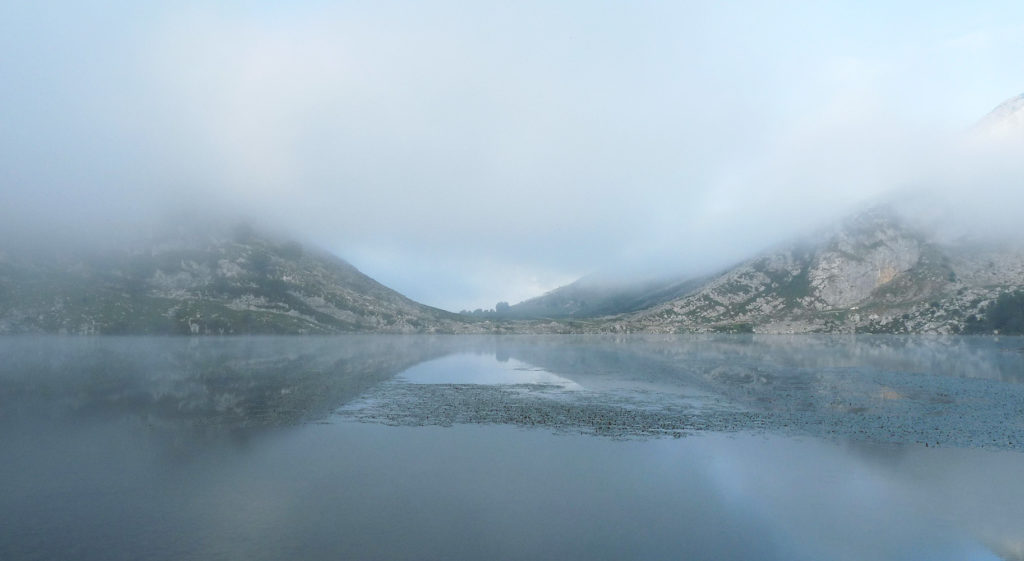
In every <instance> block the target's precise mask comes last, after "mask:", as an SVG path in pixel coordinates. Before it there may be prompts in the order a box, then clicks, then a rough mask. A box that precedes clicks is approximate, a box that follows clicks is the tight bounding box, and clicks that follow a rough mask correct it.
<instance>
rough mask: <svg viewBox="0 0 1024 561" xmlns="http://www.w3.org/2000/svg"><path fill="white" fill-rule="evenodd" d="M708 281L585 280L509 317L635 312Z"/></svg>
mask: <svg viewBox="0 0 1024 561" xmlns="http://www.w3.org/2000/svg"><path fill="white" fill-rule="evenodd" d="M704 280H705V279H701V278H697V279H678V278H669V279H659V280H649V281H642V282H625V281H620V282H609V281H607V280H604V279H602V278H599V277H585V278H582V279H580V280H578V281H576V282H574V283H571V284H568V285H565V286H563V287H560V288H556V289H555V290H552V291H551V292H548V293H547V294H544V295H542V296H538V297H536V298H531V299H529V300H525V301H523V302H520V303H518V304H514V305H512V306H510V307H509V309H508V310H507V311H506V312H504V314H503V316H504V317H506V318H517V319H572V318H587V317H596V316H604V315H612V314H621V313H627V312H635V311H638V310H643V309H645V308H650V307H652V306H656V305H658V304H662V303H664V302H668V301H670V300H674V299H676V298H679V297H681V296H685V295H686V294H689V293H690V292H692V291H694V290H696V289H697V288H700V286H701V284H702V283H703V281H704Z"/></svg>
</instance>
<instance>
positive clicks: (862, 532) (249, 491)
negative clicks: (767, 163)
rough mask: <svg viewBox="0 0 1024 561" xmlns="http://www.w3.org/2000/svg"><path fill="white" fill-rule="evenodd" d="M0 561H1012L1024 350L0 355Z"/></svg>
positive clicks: (714, 347) (770, 343)
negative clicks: (48, 560) (139, 560)
mask: <svg viewBox="0 0 1024 561" xmlns="http://www.w3.org/2000/svg"><path fill="white" fill-rule="evenodd" d="M0 443H2V446H0V481H2V482H3V484H2V485H0V559H5V560H7V559H11V560H14V559H19V560H20V559H65V560H71V559H84V560H93V559H96V560H100V559H102V560H119V559H156V560H160V559H167V560H172V559H173V560H189V559H196V560H198V559H202V560H219V559H225V560H235V559H239V560H263V559H267V560H269V559H288V558H293V559H332V560H336V559H353V560H374V559H381V560H393V559H410V560H412V559H415V560H432V559H436V560H463V559H465V560H469V559H474V560H476V559H488V560H494V559H499V560H500V559H587V560H591V559H645V560H647V559H716V560H721V559H743V560H751V559H771V560H775V559H778V560H789V561H791V560H822V559H850V560H864V559H871V560H889V559H892V560H946V559H948V560H954V559H955V560H964V559H967V560H997V559H1003V560H1020V559H1024V339H1021V338H1014V337H998V338H995V337H896V336H856V337H854V336H774V337H768V336H753V335H735V336H629V337H606V336H499V337H490V336H476V337H456V336H363V335H358V336H342V337H324V338H305V337H246V338H151V337H131V338H116V337H95V338H62V337H8V338H3V339H0Z"/></svg>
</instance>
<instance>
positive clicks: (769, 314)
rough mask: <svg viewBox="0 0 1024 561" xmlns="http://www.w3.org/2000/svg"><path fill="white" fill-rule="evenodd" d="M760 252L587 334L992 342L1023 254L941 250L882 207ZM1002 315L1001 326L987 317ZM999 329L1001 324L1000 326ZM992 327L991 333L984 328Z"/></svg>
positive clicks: (1023, 290)
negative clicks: (841, 335)
mask: <svg viewBox="0 0 1024 561" xmlns="http://www.w3.org/2000/svg"><path fill="white" fill-rule="evenodd" d="M815 239H816V240H818V241H815V242H799V243H793V244H789V245H787V246H785V247H781V248H778V249H776V250H773V251H769V252H766V253H765V254H762V255H759V256H757V257H755V258H753V259H750V260H748V261H746V262H744V263H741V264H739V265H737V266H736V267H733V268H731V269H729V270H728V271H725V272H723V273H721V274H719V275H716V276H714V277H713V278H711V279H710V280H708V281H707V282H705V283H703V285H702V286H700V287H699V288H697V289H696V290H694V291H692V292H691V293H689V294H687V295H685V296H682V297H679V298H676V299H673V300H671V301H668V302H665V303H662V304H659V305H656V306H653V307H650V308H647V309H644V310H640V311H636V312H632V313H627V314H621V315H618V316H613V317H606V318H601V319H600V320H596V321H594V322H593V323H592V324H591V327H592V328H593V329H595V330H599V331H614V332H633V331H642V332H763V333H803V332H860V333H971V332H991V331H995V330H998V329H999V327H1000V326H1003V325H1006V326H1012V322H1014V321H1017V320H1016V319H1015V317H1016V316H1015V315H1014V313H1016V312H1013V311H1012V310H1015V309H1016V307H1017V306H1018V305H1019V304H1018V300H1019V302H1021V303H1024V251H1021V250H1020V249H1019V248H1010V247H998V246H993V245H989V244H980V243H969V242H960V243H942V242H939V241H936V240H935V239H933V238H932V237H931V236H929V235H927V234H926V233H925V232H923V231H920V230H917V229H915V228H913V227H911V226H909V225H908V224H907V223H906V221H904V220H903V219H901V218H900V217H899V216H898V215H897V214H896V213H895V212H894V211H892V210H891V209H888V208H885V207H879V208H874V209H871V210H869V211H866V212H863V213H861V214H858V215H856V216H854V217H852V218H850V219H848V220H847V221H845V222H844V223H843V224H842V225H840V226H839V227H837V228H835V229H833V230H832V231H830V232H826V233H823V234H822V235H819V236H816V237H815ZM997 310H1003V311H1002V312H998V313H1002V314H1004V315H1006V317H1005V318H1004V319H1003V320H999V319H998V318H995V319H993V313H997ZM1000 321H1002V323H999V322H1000ZM993 322H994V323H993Z"/></svg>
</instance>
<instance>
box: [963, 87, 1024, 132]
mask: <svg viewBox="0 0 1024 561" xmlns="http://www.w3.org/2000/svg"><path fill="white" fill-rule="evenodd" d="M973 132H974V133H975V135H983V136H987V137H989V138H994V139H1007V138H1013V139H1021V138H1024V94H1020V95H1018V96H1014V97H1011V98H1010V99H1008V100H1006V101H1004V102H1003V103H1001V104H999V105H998V106H997V107H996V108H995V109H993V110H992V111H991V112H990V113H989V114H988V115H986V116H985V117H984V118H982V119H981V121H979V122H978V124H977V125H975V127H974V131H973Z"/></svg>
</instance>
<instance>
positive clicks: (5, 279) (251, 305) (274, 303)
mask: <svg viewBox="0 0 1024 561" xmlns="http://www.w3.org/2000/svg"><path fill="white" fill-rule="evenodd" d="M476 325H477V324H474V323H473V322H472V321H471V320H468V319H467V318H462V317H460V316H458V315H456V314H452V313H449V312H445V311H443V310H439V309H436V308H431V307H429V306H425V305H423V304H419V303H417V302H414V301H412V300H410V299H408V298H406V297H404V296H402V295H401V294H399V293H397V292H395V291H394V290H391V289H389V288H387V287H385V286H383V285H381V284H380V283H378V282H376V281H375V280H373V279H371V278H370V277H368V276H366V275H364V274H363V273H361V272H360V271H359V270H358V269H356V268H355V267H353V266H352V265H350V264H349V263H347V262H345V261H344V260H342V259H340V258H338V257H335V256H333V255H331V254H329V253H327V252H325V251H322V250H319V249H316V248H312V247H303V246H302V245H301V244H299V243H297V242H294V241H287V240H284V239H275V238H274V237H272V236H268V235H266V234H262V233H258V232H256V231H255V230H254V229H253V228H251V227H248V226H245V225H239V226H236V227H234V228H218V227H210V228H203V227H199V228H196V227H191V226H189V227H178V228H175V229H171V230H170V231H165V232H162V233H161V234H159V235H157V236H154V237H153V238H151V239H149V240H147V241H146V242H145V243H140V244H136V245H135V246H134V247H133V248H131V249H119V250H110V251H105V252H97V251H92V252H88V253H86V252H77V253H72V252H67V251H63V252H53V251H49V252H42V251H40V252H35V253H34V254H23V255H18V256H15V255H11V254H3V253H0V334H2V333H25V332H37V333H38V332H43V333H78V334H140V333H150V334H232V333H337V332H349V331H372V332H388V333H408V332H466V331H475V330H478V329H477V327H476Z"/></svg>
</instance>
